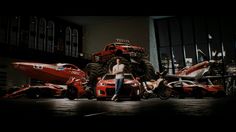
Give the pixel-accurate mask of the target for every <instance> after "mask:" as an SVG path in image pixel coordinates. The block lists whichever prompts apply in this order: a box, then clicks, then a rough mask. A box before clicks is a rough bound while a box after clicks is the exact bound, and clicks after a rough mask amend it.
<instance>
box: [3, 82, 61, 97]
mask: <svg viewBox="0 0 236 132" xmlns="http://www.w3.org/2000/svg"><path fill="white" fill-rule="evenodd" d="M22 96H26V97H28V98H40V97H62V98H63V97H66V86H62V85H55V84H51V83H45V84H44V85H36V86H30V85H22V86H21V87H19V88H17V90H15V91H12V92H10V93H7V94H6V95H5V96H4V97H3V98H18V97H22Z"/></svg>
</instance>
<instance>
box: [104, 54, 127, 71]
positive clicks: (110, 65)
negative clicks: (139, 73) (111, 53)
mask: <svg viewBox="0 0 236 132" xmlns="http://www.w3.org/2000/svg"><path fill="white" fill-rule="evenodd" d="M117 58H120V63H122V64H124V65H125V69H124V72H125V73H131V72H132V65H131V63H130V61H128V60H127V59H125V58H124V57H120V56H119V57H117V56H116V57H112V58H111V59H110V60H108V62H107V63H106V69H107V72H108V73H112V68H113V66H114V65H116V59H117Z"/></svg>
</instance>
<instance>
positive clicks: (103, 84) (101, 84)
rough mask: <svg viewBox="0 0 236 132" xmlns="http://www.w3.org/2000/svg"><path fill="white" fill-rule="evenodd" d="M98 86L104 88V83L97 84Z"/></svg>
mask: <svg viewBox="0 0 236 132" xmlns="http://www.w3.org/2000/svg"><path fill="white" fill-rule="evenodd" d="M98 85H99V86H106V84H105V83H99V84H98Z"/></svg>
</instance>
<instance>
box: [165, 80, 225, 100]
mask: <svg viewBox="0 0 236 132" xmlns="http://www.w3.org/2000/svg"><path fill="white" fill-rule="evenodd" d="M168 85H169V86H170V87H172V88H173V90H174V91H176V93H177V95H178V97H179V98H185V97H186V96H194V97H195V98H202V97H203V96H214V97H222V96H224V95H225V90H224V86H223V85H213V84H212V83H211V82H210V83H209V82H208V83H205V84H203V83H198V82H195V81H190V80H181V81H173V82H170V83H168Z"/></svg>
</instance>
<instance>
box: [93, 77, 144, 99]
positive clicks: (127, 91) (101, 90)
mask: <svg viewBox="0 0 236 132" xmlns="http://www.w3.org/2000/svg"><path fill="white" fill-rule="evenodd" d="M124 76H125V79H124V84H123V87H122V89H121V91H120V92H121V93H120V97H121V98H122V97H123V98H131V99H132V100H140V91H141V84H140V83H139V81H138V80H137V79H136V78H134V76H133V75H132V74H128V73H126V74H125V75H124ZM114 94H115V75H112V74H105V75H104V76H103V77H102V78H99V81H98V83H97V86H96V96H97V100H106V99H107V98H111V97H112V96H113V95H114Z"/></svg>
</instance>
